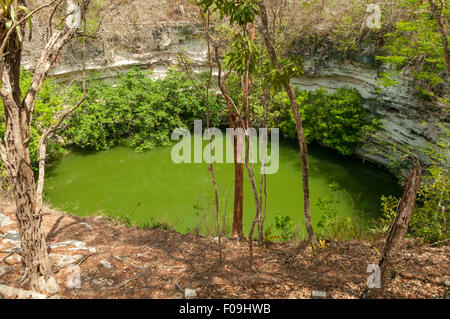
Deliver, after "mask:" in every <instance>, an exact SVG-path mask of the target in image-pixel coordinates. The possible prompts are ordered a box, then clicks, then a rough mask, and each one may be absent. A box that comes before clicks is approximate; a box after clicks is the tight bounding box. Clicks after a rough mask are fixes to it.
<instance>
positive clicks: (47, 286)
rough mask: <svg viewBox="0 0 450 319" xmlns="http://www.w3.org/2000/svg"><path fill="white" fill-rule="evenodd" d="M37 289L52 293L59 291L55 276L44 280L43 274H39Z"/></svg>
mask: <svg viewBox="0 0 450 319" xmlns="http://www.w3.org/2000/svg"><path fill="white" fill-rule="evenodd" d="M39 289H40V290H41V291H44V292H46V293H48V294H50V295H53V294H56V293H57V292H58V291H59V286H58V284H57V283H56V280H55V277H50V278H49V279H48V280H47V282H46V281H45V278H44V276H41V277H40V278H39Z"/></svg>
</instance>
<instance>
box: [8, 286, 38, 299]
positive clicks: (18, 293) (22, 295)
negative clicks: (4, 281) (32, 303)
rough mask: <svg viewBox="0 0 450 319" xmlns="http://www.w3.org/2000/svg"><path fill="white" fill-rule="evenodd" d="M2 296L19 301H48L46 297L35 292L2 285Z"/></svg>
mask: <svg viewBox="0 0 450 319" xmlns="http://www.w3.org/2000/svg"><path fill="white" fill-rule="evenodd" d="M0 294H1V295H3V296H5V297H9V298H18V299H28V298H31V299H46V298H47V296H46V295H43V294H39V293H37V292H35V291H31V290H23V289H17V288H14V287H9V286H5V285H0Z"/></svg>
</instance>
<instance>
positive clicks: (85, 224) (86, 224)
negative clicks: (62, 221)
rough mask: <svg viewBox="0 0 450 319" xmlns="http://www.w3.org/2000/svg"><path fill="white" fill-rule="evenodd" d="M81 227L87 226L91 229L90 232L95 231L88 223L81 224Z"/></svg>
mask: <svg viewBox="0 0 450 319" xmlns="http://www.w3.org/2000/svg"><path fill="white" fill-rule="evenodd" d="M80 225H83V226H85V227H86V228H87V229H89V230H94V228H92V226H91V225H89V224H88V223H80Z"/></svg>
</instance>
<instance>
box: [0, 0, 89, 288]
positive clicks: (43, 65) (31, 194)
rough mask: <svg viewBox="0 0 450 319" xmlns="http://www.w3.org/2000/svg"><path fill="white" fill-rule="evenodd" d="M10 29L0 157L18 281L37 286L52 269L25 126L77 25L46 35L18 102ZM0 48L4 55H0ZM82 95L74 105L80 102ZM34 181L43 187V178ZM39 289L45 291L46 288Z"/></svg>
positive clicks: (15, 43)
mask: <svg viewBox="0 0 450 319" xmlns="http://www.w3.org/2000/svg"><path fill="white" fill-rule="evenodd" d="M18 4H19V5H25V2H24V1H19V2H18ZM87 5H88V1H87V2H86V3H84V2H83V9H82V12H83V14H84V12H85V9H86V6H87ZM47 6H49V4H46V5H42V6H41V7H40V8H41V9H42V8H44V7H47ZM37 10H39V8H38V9H35V10H34V11H33V12H37ZM23 11H24V10H21V11H20V14H19V16H18V19H19V20H20V19H22V18H23V14H24V13H23ZM72 14H74V13H73V12H70V13H68V15H67V19H70V17H71V15H72ZM66 22H67V20H66ZM15 27H17V25H15V24H13V26H12V27H10V29H9V31H8V33H3V35H2V37H1V42H2V45H1V50H0V55H2V57H1V58H0V75H1V84H2V85H1V91H0V95H1V98H2V101H3V106H4V110H5V136H4V145H2V140H1V139H0V153H1V154H0V155H1V158H2V160H3V161H5V166H6V168H7V170H8V175H9V179H10V184H11V189H12V192H13V196H14V200H15V203H16V212H15V213H16V219H17V222H18V228H19V234H20V242H21V250H22V252H21V255H22V264H23V266H24V273H23V276H22V278H21V285H23V284H24V283H25V282H28V281H29V282H30V286H31V288H32V289H36V288H37V287H38V283H39V282H40V280H39V279H40V277H41V276H43V277H44V279H45V281H47V280H48V279H49V278H50V277H51V275H52V270H51V263H50V259H49V257H48V252H47V245H46V242H45V237H44V232H43V229H42V187H41V191H38V190H37V188H36V182H35V179H34V173H33V170H32V168H31V161H30V153H29V145H28V144H29V140H30V135H29V134H31V130H30V126H31V124H32V123H31V122H32V115H33V111H34V105H35V103H36V97H37V94H38V92H39V90H40V89H41V87H42V83H43V81H44V79H45V76H46V75H47V72H48V71H49V69H50V67H51V66H52V65H53V64H54V63H55V61H56V59H57V57H58V55H59V53H60V51H61V49H62V48H63V47H64V45H65V44H66V43H67V42H68V41H69V40H70V39H71V38H72V36H73V35H74V34H75V32H76V30H77V28H78V26H77V25H73V26H72V27H70V28H69V27H67V26H66V27H64V28H62V29H60V30H58V31H56V32H55V33H54V34H53V35H52V36H51V38H50V39H49V41H48V43H47V44H46V46H45V49H44V50H43V51H42V54H41V56H40V58H39V60H38V61H37V63H36V66H35V70H34V75H33V79H32V81H31V85H30V87H29V88H28V91H27V93H26V95H25V98H24V99H23V100H22V99H21V91H20V65H21V64H20V62H21V56H22V43H21V40H20V39H19V37H18V35H17V32H16V30H15V29H14V28H15ZM21 28H22V30H24V29H25V27H24V25H23V24H22V25H21ZM4 52H6V54H3V53H4ZM84 98H85V97H84ZM84 98H83V99H82V100H81V101H80V102H79V104H77V106H79V105H80V103H82V101H84ZM77 106H75V107H74V108H72V109H71V110H69V111H67V112H65V113H64V114H63V116H62V117H61V119H60V121H58V123H57V124H56V125H54V126H53V127H52V128H50V129H49V130H47V131H46V132H45V133H44V134H43V136H44V135H45V136H48V134H49V133H50V132H51V131H52V130H54V129H55V128H56V127H57V126H58V125H59V124H61V121H62V120H63V119H64V118H65V117H66V116H68V115H69V114H70V113H71V112H72V111H73V110H74V109H75V108H76V107H77ZM45 138H46V137H45ZM45 138H43V141H41V142H43V143H44V146H45ZM40 148H41V147H40ZM40 153H41V158H40V161H41V162H42V161H43V160H45V148H44V149H43V151H42V150H40ZM42 153H43V154H42ZM39 175H40V179H41V178H42V179H43V175H44V174H43V171H42V172H40V174H39ZM39 184H40V185H41V186H42V185H43V180H42V181H40V183H39ZM42 288H43V289H46V287H42Z"/></svg>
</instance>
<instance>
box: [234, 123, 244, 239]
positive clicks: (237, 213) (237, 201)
mask: <svg viewBox="0 0 450 319" xmlns="http://www.w3.org/2000/svg"><path fill="white" fill-rule="evenodd" d="M232 128H235V129H236V128H240V126H239V125H236V124H235V125H233V126H232ZM240 143H242V142H241V138H239V137H237V136H234V141H233V144H234V210H233V229H232V236H233V238H239V239H240V238H242V237H243V236H244V231H243V222H242V218H243V214H244V166H243V163H242V158H241V157H242V154H238V150H242V149H243V148H242V146H241V145H240Z"/></svg>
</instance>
